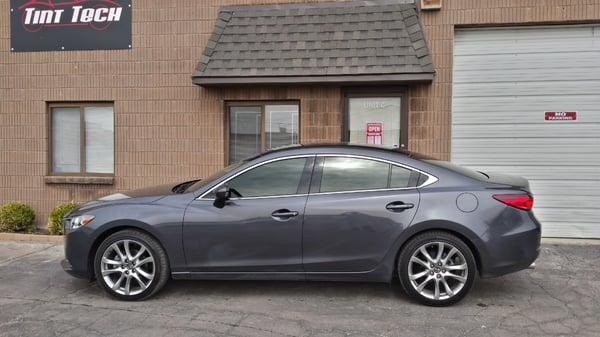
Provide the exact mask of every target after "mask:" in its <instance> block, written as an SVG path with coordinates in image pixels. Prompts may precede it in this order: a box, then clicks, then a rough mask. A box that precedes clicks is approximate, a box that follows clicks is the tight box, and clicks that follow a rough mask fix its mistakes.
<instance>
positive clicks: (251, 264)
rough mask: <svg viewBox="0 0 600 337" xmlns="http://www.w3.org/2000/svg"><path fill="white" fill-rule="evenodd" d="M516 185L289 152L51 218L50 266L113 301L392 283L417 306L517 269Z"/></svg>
mask: <svg viewBox="0 0 600 337" xmlns="http://www.w3.org/2000/svg"><path fill="white" fill-rule="evenodd" d="M532 206H533V198H532V196H531V192H530V190H529V184H528V182H527V180H525V179H523V178H520V177H514V176H506V175H496V174H491V173H482V172H476V171H471V170H468V169H466V168H462V167H459V166H455V165H453V164H451V163H449V162H444V161H437V160H432V159H427V158H424V157H422V156H419V155H415V154H411V153H408V152H401V151H398V150H389V149H383V148H373V147H365V146H350V145H337V146H336V145H319V146H294V147H290V148H285V149H279V150H274V151H270V152H266V153H263V154H261V155H259V156H257V157H254V158H250V159H247V160H244V161H242V162H238V163H235V164H233V165H231V166H229V167H227V168H225V169H224V170H222V171H221V172H219V173H217V174H215V175H214V176H212V177H210V178H208V179H205V180H196V181H189V182H185V183H181V184H178V185H167V186H159V187H154V188H148V189H142V190H136V191H129V192H124V193H117V194H113V195H109V196H107V197H104V198H102V199H99V200H97V201H93V202H90V203H88V204H85V205H83V206H82V207H80V208H79V209H77V210H75V211H73V212H72V213H71V214H69V215H67V217H65V220H64V226H65V233H66V241H65V255H66V258H65V260H63V261H62V266H63V268H64V269H65V270H66V271H67V272H69V273H70V274H72V275H74V276H77V277H83V278H88V279H96V280H97V283H98V284H99V285H100V286H101V287H102V288H103V289H104V290H105V291H106V292H107V293H109V294H110V295H112V296H114V297H116V298H118V299H122V300H141V299H145V298H148V297H150V296H152V295H154V294H155V293H157V292H158V291H159V290H160V289H161V288H162V287H163V286H164V285H165V283H166V282H167V280H169V279H170V278H173V279H236V280H239V279H246V280H247V279H252V280H256V279H261V280H264V279H269V280H271V279H277V280H303V281H304V280H310V281H317V280H318V281H361V282H392V281H393V280H396V279H397V280H399V284H400V285H401V287H402V288H403V290H404V291H405V292H406V294H407V295H408V296H409V297H410V298H412V299H414V300H416V301H418V302H420V303H423V304H427V305H434V306H444V305H450V304H453V303H456V302H457V301H459V300H460V299H462V298H463V297H464V296H465V295H466V294H467V292H468V291H469V288H471V285H472V284H473V281H474V279H475V276H476V275H479V276H480V277H494V276H499V275H504V274H507V273H511V272H515V271H518V270H522V269H525V268H528V267H529V266H530V265H532V264H533V262H534V261H535V259H536V258H537V256H538V253H539V247H540V231H541V228H540V223H539V222H538V221H537V220H536V218H535V217H534V215H533V213H532V211H531V208H532Z"/></svg>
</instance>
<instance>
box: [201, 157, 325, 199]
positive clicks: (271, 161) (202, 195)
mask: <svg viewBox="0 0 600 337" xmlns="http://www.w3.org/2000/svg"><path fill="white" fill-rule="evenodd" d="M314 156H315V154H314V153H313V154H299V155H293V156H285V157H278V158H273V159H269V160H265V161H263V162H260V163H256V164H254V165H252V166H250V167H248V168H245V169H243V170H242V171H240V172H238V173H236V174H234V175H232V176H231V177H229V178H227V179H225V180H223V181H222V182H220V183H218V184H215V185H214V186H212V187H211V188H210V189H209V190H207V191H206V192H204V193H202V194H201V195H200V196H199V197H197V198H196V199H195V200H200V199H203V200H214V199H212V198H211V199H208V198H206V199H205V198H204V196H206V195H207V194H210V192H212V191H214V190H215V189H216V188H217V187H219V186H221V185H223V184H226V183H227V182H228V181H230V180H231V179H233V178H235V177H237V176H239V175H241V174H243V173H246V172H248V171H250V170H252V169H254V168H257V167H259V166H263V165H265V164H269V163H273V162H276V161H281V160H286V159H296V158H310V157H314ZM302 195H307V194H282V195H267V196H261V197H242V198H231V199H230V200H248V199H259V198H260V199H268V198H282V197H296V196H302Z"/></svg>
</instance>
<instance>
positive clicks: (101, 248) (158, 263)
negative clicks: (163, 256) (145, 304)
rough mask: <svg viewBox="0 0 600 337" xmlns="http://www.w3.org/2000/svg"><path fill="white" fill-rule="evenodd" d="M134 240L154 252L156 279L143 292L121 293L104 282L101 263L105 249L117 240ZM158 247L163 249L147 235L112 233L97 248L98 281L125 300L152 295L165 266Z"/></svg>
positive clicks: (108, 291) (96, 268) (95, 262)
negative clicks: (135, 293) (133, 293)
mask: <svg viewBox="0 0 600 337" xmlns="http://www.w3.org/2000/svg"><path fill="white" fill-rule="evenodd" d="M128 239H129V240H134V241H140V242H141V243H143V244H144V245H145V246H146V248H147V249H148V250H149V251H150V254H152V257H153V258H154V279H153V280H152V283H151V284H150V286H149V287H148V288H146V290H144V291H143V292H141V293H139V294H137V295H121V294H119V293H117V292H115V291H114V290H112V289H111V288H110V287H109V286H108V285H107V284H106V282H104V278H103V277H102V271H101V269H100V263H101V260H102V255H103V254H104V251H105V250H106V249H107V248H108V247H110V245H112V244H113V243H115V242H117V241H121V240H128ZM157 247H158V249H162V248H161V247H160V245H158V243H157V242H156V240H153V239H152V238H149V237H148V238H146V237H145V235H136V234H134V233H132V232H131V231H123V232H117V233H115V234H112V235H110V236H109V237H108V238H106V239H105V240H104V241H103V242H102V243H101V244H100V246H98V249H97V250H96V255H95V257H94V273H95V276H96V283H98V284H99V285H100V286H101V287H102V288H103V289H104V291H106V292H107V293H108V294H109V295H111V296H113V297H115V298H118V299H120V300H124V301H135V300H140V299H144V298H146V297H149V296H150V295H152V294H153V292H154V290H155V289H156V287H157V286H158V284H159V280H160V279H161V276H162V273H163V272H164V269H165V268H164V267H165V266H163V265H162V263H161V261H160V258H159V252H158V251H157Z"/></svg>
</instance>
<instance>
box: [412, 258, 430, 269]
mask: <svg viewBox="0 0 600 337" xmlns="http://www.w3.org/2000/svg"><path fill="white" fill-rule="evenodd" d="M410 261H411V262H414V263H418V264H420V265H421V266H423V267H425V268H427V269H429V263H427V262H425V261H423V260H421V259H419V258H418V257H416V256H413V257H411V258H410Z"/></svg>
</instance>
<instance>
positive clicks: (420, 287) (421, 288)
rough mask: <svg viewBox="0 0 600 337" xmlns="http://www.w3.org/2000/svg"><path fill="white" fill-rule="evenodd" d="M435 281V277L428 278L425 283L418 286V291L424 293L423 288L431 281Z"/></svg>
mask: <svg viewBox="0 0 600 337" xmlns="http://www.w3.org/2000/svg"><path fill="white" fill-rule="evenodd" d="M432 279H433V277H431V276H428V277H427V278H426V279H425V281H423V283H421V284H419V286H417V290H418V291H419V292H421V291H423V288H425V286H426V285H427V283H429V281H431V280H432Z"/></svg>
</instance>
